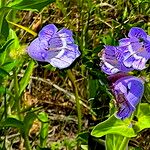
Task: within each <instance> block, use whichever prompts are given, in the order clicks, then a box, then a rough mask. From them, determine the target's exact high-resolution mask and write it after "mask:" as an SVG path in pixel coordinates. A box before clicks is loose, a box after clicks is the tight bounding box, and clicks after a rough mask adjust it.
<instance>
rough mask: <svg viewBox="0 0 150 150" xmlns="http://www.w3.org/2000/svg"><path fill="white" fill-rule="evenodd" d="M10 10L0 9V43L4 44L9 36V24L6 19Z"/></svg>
mask: <svg viewBox="0 0 150 150" xmlns="http://www.w3.org/2000/svg"><path fill="white" fill-rule="evenodd" d="M8 10H9V9H8V8H4V7H3V8H0V18H1V19H0V43H2V42H3V40H6V39H7V36H8V34H9V28H8V23H7V21H6V18H5V17H6V15H7V13H8Z"/></svg>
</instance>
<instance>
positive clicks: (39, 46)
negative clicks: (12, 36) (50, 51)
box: [27, 38, 48, 61]
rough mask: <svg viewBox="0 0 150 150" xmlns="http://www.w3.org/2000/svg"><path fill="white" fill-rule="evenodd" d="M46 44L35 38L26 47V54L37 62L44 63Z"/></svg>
mask: <svg viewBox="0 0 150 150" xmlns="http://www.w3.org/2000/svg"><path fill="white" fill-rule="evenodd" d="M47 47H48V43H47V42H46V41H42V42H41V41H40V40H39V38H36V39H35V40H33V41H32V42H31V44H30V45H29V46H28V49H27V52H28V54H29V56H30V57H32V58H33V59H35V60H37V61H45V58H46V56H47V50H46V48H47Z"/></svg>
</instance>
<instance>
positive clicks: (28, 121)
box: [22, 112, 37, 135]
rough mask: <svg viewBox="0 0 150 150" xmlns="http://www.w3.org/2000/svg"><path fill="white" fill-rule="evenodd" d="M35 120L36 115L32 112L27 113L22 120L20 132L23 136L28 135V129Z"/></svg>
mask: <svg viewBox="0 0 150 150" xmlns="http://www.w3.org/2000/svg"><path fill="white" fill-rule="evenodd" d="M36 118H37V116H36V114H35V113H34V112H28V113H27V114H26V116H25V118H24V121H23V124H24V126H23V128H22V132H23V133H24V134H25V135H28V133H29V130H30V128H31V127H32V125H33V122H34V120H35V119H36Z"/></svg>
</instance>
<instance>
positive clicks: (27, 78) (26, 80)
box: [19, 60, 35, 95]
mask: <svg viewBox="0 0 150 150" xmlns="http://www.w3.org/2000/svg"><path fill="white" fill-rule="evenodd" d="M34 64H35V63H34V61H33V60H31V61H30V62H29V64H28V67H27V69H26V71H25V73H24V75H23V77H22V79H21V81H20V83H19V87H20V90H19V95H21V93H22V92H23V91H24V90H25V88H26V86H27V85H28V84H29V81H30V76H31V74H32V71H33V69H34Z"/></svg>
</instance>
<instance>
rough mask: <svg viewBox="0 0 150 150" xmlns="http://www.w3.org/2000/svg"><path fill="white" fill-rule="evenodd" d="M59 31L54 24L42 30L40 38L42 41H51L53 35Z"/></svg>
mask: <svg viewBox="0 0 150 150" xmlns="http://www.w3.org/2000/svg"><path fill="white" fill-rule="evenodd" d="M57 30H58V29H57V27H56V26H55V25H54V24H49V25H46V26H45V27H43V28H42V30H41V31H40V32H39V35H38V36H39V38H40V40H46V41H49V40H50V39H51V38H52V37H53V35H54V34H55V33H56V32H57Z"/></svg>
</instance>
